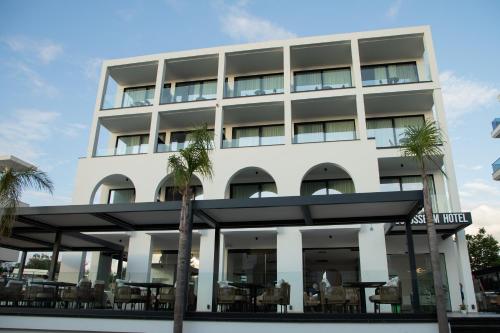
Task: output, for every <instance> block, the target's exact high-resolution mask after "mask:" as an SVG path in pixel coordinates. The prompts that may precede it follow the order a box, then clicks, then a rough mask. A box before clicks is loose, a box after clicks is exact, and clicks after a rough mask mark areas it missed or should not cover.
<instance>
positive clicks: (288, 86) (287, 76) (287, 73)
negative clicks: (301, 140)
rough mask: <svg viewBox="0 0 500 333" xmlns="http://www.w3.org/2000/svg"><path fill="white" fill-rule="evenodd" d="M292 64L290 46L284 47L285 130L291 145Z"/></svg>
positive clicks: (287, 140)
mask: <svg viewBox="0 0 500 333" xmlns="http://www.w3.org/2000/svg"><path fill="white" fill-rule="evenodd" d="M291 71H292V69H291V66H290V46H288V45H287V46H285V47H283V90H284V115H283V121H284V125H285V126H284V130H285V139H284V140H285V141H284V142H285V144H286V145H290V144H292V143H293V141H292V139H293V135H292V134H293V128H292V101H291V91H292V80H291Z"/></svg>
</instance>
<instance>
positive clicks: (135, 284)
mask: <svg viewBox="0 0 500 333" xmlns="http://www.w3.org/2000/svg"><path fill="white" fill-rule="evenodd" d="M123 284H124V285H126V286H130V287H139V288H146V289H147V301H146V304H145V306H144V309H145V310H146V311H148V310H150V309H151V303H150V299H151V289H156V296H158V295H159V294H160V288H171V287H173V285H171V284H168V283H163V282H124V283H123ZM158 305H159V304H158V300H155V304H154V310H155V311H158Z"/></svg>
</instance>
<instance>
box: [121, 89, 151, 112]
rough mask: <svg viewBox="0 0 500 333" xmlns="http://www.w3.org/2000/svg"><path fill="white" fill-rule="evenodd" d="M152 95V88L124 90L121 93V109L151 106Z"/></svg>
mask: <svg viewBox="0 0 500 333" xmlns="http://www.w3.org/2000/svg"><path fill="white" fill-rule="evenodd" d="M154 94H155V88H154V86H152V87H139V88H126V89H125V90H124V91H123V100H122V107H124V108H126V107H131V106H144V105H151V104H153V99H154Z"/></svg>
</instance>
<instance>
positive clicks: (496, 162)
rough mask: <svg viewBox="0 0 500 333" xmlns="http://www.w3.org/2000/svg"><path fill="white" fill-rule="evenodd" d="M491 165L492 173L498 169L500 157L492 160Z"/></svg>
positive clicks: (499, 167) (499, 168)
mask: <svg viewBox="0 0 500 333" xmlns="http://www.w3.org/2000/svg"><path fill="white" fill-rule="evenodd" d="M491 166H492V167H493V173H495V172H497V171H498V170H500V158H498V160H496V161H495V162H493V164H492V165H491Z"/></svg>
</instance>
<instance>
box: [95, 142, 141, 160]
mask: <svg viewBox="0 0 500 333" xmlns="http://www.w3.org/2000/svg"><path fill="white" fill-rule="evenodd" d="M148 146H149V145H148V144H142V145H138V146H130V147H126V148H121V147H119V148H115V147H113V148H100V149H97V151H96V154H95V156H97V157H102V156H119V155H137V154H146V153H147V152H148Z"/></svg>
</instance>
